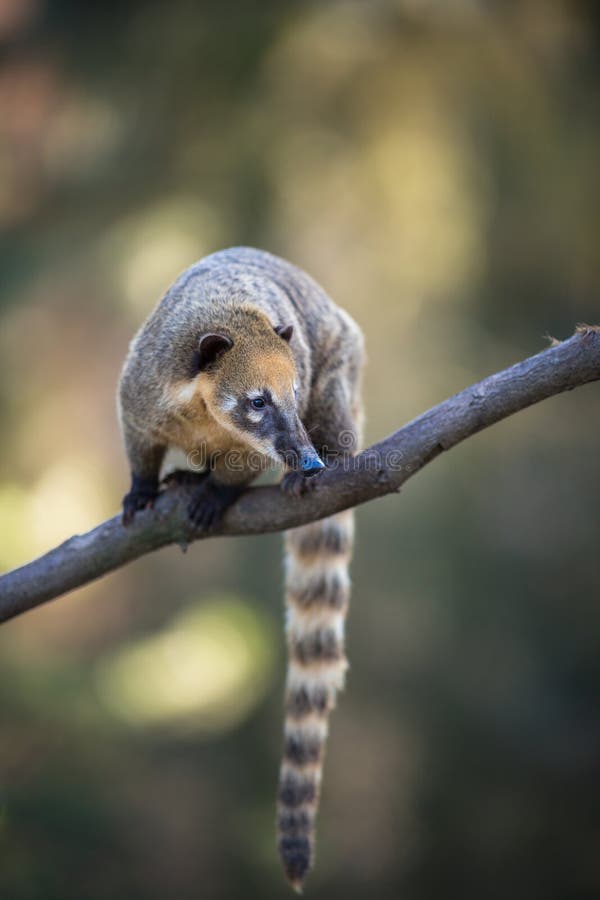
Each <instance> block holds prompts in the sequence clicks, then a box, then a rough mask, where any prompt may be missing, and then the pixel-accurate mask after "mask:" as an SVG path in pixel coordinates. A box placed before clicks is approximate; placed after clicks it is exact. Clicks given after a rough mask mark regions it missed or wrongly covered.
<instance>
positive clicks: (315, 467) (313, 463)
mask: <svg viewBox="0 0 600 900" xmlns="http://www.w3.org/2000/svg"><path fill="white" fill-rule="evenodd" d="M300 468H301V469H302V473H303V475H304V477H305V478H310V476H311V475H316V474H317V472H320V471H321V470H322V469H324V468H325V463H323V462H322V461H321V460H320V459H319V457H318V456H317V454H316V453H304V454H303V455H302V456H301V457H300Z"/></svg>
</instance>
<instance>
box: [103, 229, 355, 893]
mask: <svg viewBox="0 0 600 900" xmlns="http://www.w3.org/2000/svg"><path fill="white" fill-rule="evenodd" d="M195 354H196V356H195ZM194 360H195V362H194ZM265 361H266V362H265ZM362 363H363V344H362V335H361V332H360V330H359V328H358V326H357V325H356V324H355V323H354V322H353V321H352V319H351V318H350V317H349V316H348V315H347V314H346V313H345V312H343V311H342V310H341V309H339V307H337V306H336V305H335V304H334V303H333V301H332V300H331V299H330V298H329V297H328V296H327V295H326V294H325V292H324V291H323V290H322V289H321V288H320V287H319V286H318V285H317V284H316V282H314V281H313V280H312V279H311V278H310V277H309V276H308V275H306V274H305V273H304V272H302V271H301V270H299V269H297V268H296V267H295V266H292V265H291V264H290V263H288V262H286V261H284V260H282V259H279V258H278V257H275V256H272V255H271V254H268V253H265V252H262V251H259V250H254V249H251V248H245V247H236V248H232V249H229V250H223V251H220V252H219V253H215V254H213V255H211V256H209V257H206V258H205V259H203V260H201V261H200V262H199V263H197V264H196V265H194V266H192V267H191V268H190V269H188V270H187V272H185V273H184V274H183V275H182V276H181V277H180V278H179V279H178V280H177V281H176V282H175V284H174V285H173V287H172V288H171V289H170V290H169V291H168V293H167V294H166V296H165V297H164V298H163V300H162V301H161V302H160V304H159V305H158V307H157V308H156V309H155V311H154V313H153V314H152V315H151V316H150V317H149V319H148V321H147V322H146V324H145V325H144V326H143V328H142V329H141V331H140V332H139V334H138V336H137V337H136V339H135V340H134V342H133V344H132V348H131V350H130V354H129V357H128V360H127V362H126V366H125V369H124V373H123V377H122V383H121V418H122V423H123V430H124V433H125V439H126V443H127V448H128V452H129V455H130V460H132V473H133V481H132V491H131V492H130V494H129V495H128V497H127V498H126V500H125V514H124V516H125V517H126V518H127V516H128V512H127V511H128V508H129V509H131V508H133V512H135V509H137V508H140V507H141V505H143V503H144V500H145V498H146V497H147V496H150V498H151V497H152V496H153V495H152V491H153V489H154V487H153V486H154V483H155V482H154V481H153V479H154V475H153V474H151V475H148V465H150V468H152V467H154V469H155V468H156V462H157V458H159V457H160V459H162V456H161V453H159V454H158V457H157V455H156V448H155V449H154V453H151V452H148V446H149V445H150V444H152V441H154V442H156V441H158V442H159V443H160V442H161V441H162V442H163V443H178V445H179V446H182V445H185V444H186V443H187V446H184V449H186V450H189V449H190V445H191V444H193V442H194V441H195V440H196V439H197V438H196V435H198V437H200V436H201V435H206V440H208V441H209V442H210V441H212V442H213V448H212V449H213V450H214V443H215V442H217V443H221V444H223V443H226V442H227V441H228V440H232V441H233V440H235V441H237V442H238V444H241V445H244V442H246V443H247V446H248V447H250V448H252V447H253V448H255V449H258V450H259V451H260V452H261V453H264V454H266V455H270V456H279V457H280V458H281V460H283V461H284V463H285V464H286V465H287V467H288V469H289V471H288V473H287V474H286V475H285V476H284V478H283V480H282V489H283V490H286V491H288V492H289V493H292V494H301V493H303V492H304V491H305V490H307V489H310V488H311V487H313V486H315V485H316V486H317V489H318V479H312V478H311V479H310V480H307V479H306V478H305V477H303V476H305V475H312V474H313V473H314V472H315V471H317V470H318V468H319V467H322V464H321V462H320V460H321V459H322V460H325V462H327V461H328V460H331V459H333V458H335V457H340V456H342V457H343V456H346V455H349V454H350V455H351V454H352V453H354V452H355V450H356V449H357V446H358V442H359V440H360V429H361V419H362V409H361V401H360V375H361V369H362ZM286 392H287V393H286ZM165 398H166V399H165ZM248 404H251V406H248ZM292 407H293V409H292ZM203 417H204V418H203ZM213 420H214V421H213ZM190 421H191V422H192V426H190V424H189V423H190ZM215 422H216V423H217V424H218V426H219V428H220V429H221V430H220V431H219V430H218V428H217V429H216V430H215ZM177 423H179V424H177ZM182 423H183V424H182ZM152 429H154V431H153V434H154V437H153V438H152V440H150V439H149V438H148V437H147V435H148V433H149V431H151V430H152ZM178 429H179V430H178ZM140 432H143V434H140ZM144 441H146V444H144ZM140 447H142V448H143V449H144V452H145V453H146V456H145V460H146V463H145V465H146V471H144V472H142V471H141V470H142V468H143V465H142V462H141V461H140V460H141V452H142V451H140ZM290 450H291V451H292V452H291V453H290ZM315 451H316V454H318V456H316V454H315ZM319 458H320V459H319ZM136 460H137V468H138V472H137V473H136ZM294 460H295V461H294ZM149 461H151V462H149ZM216 465H217V464H216ZM255 475H256V472H255V471H249V468H248V471H245V472H243V473H242V474H241V475H240V473H239V472H238V473H237V474H236V475H235V477H234V475H233V474H232V473H231V472H228V471H226V469H224V468H221V469H219V468H218V467H217V468H215V471H214V472H212V473H211V475H210V477H209V478H208V479H207V481H206V482H205V483H204V485H203V486H201V487H200V488H199V491H200V492H202V491H203V492H204V493H203V495H202V496H200V494H199V497H200V500H199V501H198V502H197V503H196V504H195V506H193V508H192V507H191V508H190V514H191V515H192V518H194V520H195V521H199V523H200V524H204V525H207V523H209V524H214V521H215V517H214V515H212V514H211V517H210V518H207V516H206V515H204V518H202V516H203V509H205V508H206V504H209V503H212V504H213V506H214V504H217V506H219V504H218V502H217V500H216V499H215V498H216V497H220V498H221V501H222V502H221V506H220V507H219V515H220V514H222V512H223V511H224V509H225V508H226V505H228V504H229V503H230V502H232V501H233V500H234V499H235V496H237V493H236V491H237V492H239V490H240V489H241V487H242V486H243V485H244V484H247V483H248V482H249V481H250V480H251V479H252V478H253V477H254V476H255ZM136 478H137V479H138V480H137V482H136ZM208 483H210V491H209V490H208V487H207V484H208ZM136 484H137V485H138V487H139V490H140V491H141V494H140V496H141V500H138V497H137V494H136ZM148 486H149V487H148ZM144 491H149V492H150V493H149V494H148V493H144ZM215 492H216V493H215ZM132 495H133V500H131V497H132ZM128 502H129V507H128ZM202 504H205V506H202ZM194 510H195V513H194ZM198 510H200V511H199V512H198ZM130 515H133V513H131V514H130ZM198 517H199V518H198ZM352 542H353V514H352V512H351V511H347V512H344V513H341V514H339V515H336V516H333V517H330V518H328V519H325V520H323V521H321V522H315V523H312V524H310V525H307V526H304V527H302V528H298V529H294V530H292V531H290V532H288V533H287V534H286V538H285V547H286V566H285V572H286V574H285V579H286V633H287V642H288V651H289V667H288V676H287V685H286V697H285V740H284V759H283V763H282V768H281V775H280V785H279V799H278V833H279V850H280V854H281V857H282V861H283V864H284V868H285V870H286V873H287V876H288V878H289V880H290V882H291V884H292V885H293V886H294V887H296V888H299V887H300V886H301V884H302V881H303V879H304V876H305V875H306V872H307V871H308V869H309V868H310V866H311V863H312V859H313V854H314V830H315V816H316V811H317V805H318V798H319V791H320V784H321V772H322V766H323V758H324V751H325V741H326V736H327V728H328V718H329V714H330V712H331V710H332V709H333V707H334V705H335V701H336V695H337V692H338V690H340V689H341V687H342V686H343V682H344V673H345V670H346V668H347V662H346V658H345V653H344V621H345V615H346V611H347V607H348V600H349V592H350V581H349V576H348V566H349V562H350V557H351V553H352Z"/></svg>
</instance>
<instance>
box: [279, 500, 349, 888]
mask: <svg viewBox="0 0 600 900" xmlns="http://www.w3.org/2000/svg"><path fill="white" fill-rule="evenodd" d="M353 536H354V517H353V513H352V511H351V510H348V511H346V512H343V513H339V514H338V515H336V516H332V517H331V518H329V519H324V520H323V521H321V522H314V523H312V524H311V525H305V526H303V527H302V528H296V529H294V530H293V531H289V532H287V534H286V538H285V543H286V615H287V623H286V633H287V643H288V654H289V665H288V676H287V684H286V696H285V740H284V754H283V762H282V766H281V774H280V780H279V803H278V823H277V829H278V843H279V852H280V855H281V859H282V862H283V866H284V869H285V872H286V875H287V877H288V879H289V881H290V884H291V885H292V887H294V888H295V889H296V890H300V888H301V886H302V882H303V879H304V876H305V875H306V873H307V872H308V870H309V869H310V867H311V865H312V863H313V857H314V833H315V818H316V814H317V807H318V802H319V789H320V785H321V772H322V768H323V757H324V753H325V742H326V738H327V724H328V718H329V713H330V711H331V710H332V709H333V707H334V706H335V701H336V695H337V692H338V691H339V690H341V688H342V687H343V686H344V675H345V672H346V668H347V666H348V664H347V662H346V657H345V655H344V620H345V617H346V612H347V609H348V601H349V597H350V578H349V575H348V565H349V562H350V556H351V553H352V542H353Z"/></svg>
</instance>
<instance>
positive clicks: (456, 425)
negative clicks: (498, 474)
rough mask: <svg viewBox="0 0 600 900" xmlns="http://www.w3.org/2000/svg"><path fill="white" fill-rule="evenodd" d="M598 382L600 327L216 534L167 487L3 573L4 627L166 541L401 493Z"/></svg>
mask: <svg viewBox="0 0 600 900" xmlns="http://www.w3.org/2000/svg"><path fill="white" fill-rule="evenodd" d="M597 380H600V326H586V325H582V326H579V327H578V328H577V331H576V332H575V334H574V335H573V337H571V338H569V340H567V341H564V342H563V343H557V344H555V345H554V346H552V347H550V348H549V349H548V350H545V351H544V352H542V353H539V354H538V355H537V356H532V357H530V358H529V359H526V360H524V361H523V362H520V363H517V364H516V365H514V366H512V367H511V368H510V369H506V370H504V371H503V372H499V373H497V374H496V375H491V376H490V377H489V378H485V379H484V380H483V381H480V382H479V383H478V384H475V385H473V386H472V387H469V388H466V390H464V391H461V393H460V394H456V395H455V396H454V397H450V398H449V399H448V400H445V401H444V402H443V403H440V404H439V405H438V406H434V407H433V408H432V409H430V410H428V412H426V413H423V415H421V416H419V417H418V418H417V419H414V420H413V421H412V422H409V423H408V425H405V426H404V427H403V428H401V429H400V430H399V431H396V432H395V433H394V434H392V435H390V436H389V437H387V438H385V439H384V440H383V441H380V443H378V444H375V445H374V446H373V447H371V448H369V449H368V450H365V451H364V452H363V453H361V454H360V455H359V456H357V457H355V458H354V459H352V460H348V461H347V462H346V463H345V464H339V465H338V466H337V467H334V468H333V469H332V470H328V471H326V472H324V473H323V474H322V475H321V476H319V482H318V486H317V489H316V490H315V491H314V492H311V493H310V494H308V495H306V496H304V497H302V498H298V499H296V498H290V497H288V496H284V495H283V494H282V493H281V492H280V491H279V489H278V488H277V487H275V486H273V487H258V488H251V489H249V490H248V491H246V492H245V493H244V494H243V495H242V496H241V497H240V499H239V500H238V501H237V502H236V503H235V505H234V506H232V507H231V509H229V510H228V511H227V513H226V515H225V517H224V519H223V522H222V525H221V526H220V528H219V529H218V531H216V532H211V533H210V534H205V533H202V532H199V531H196V530H194V529H193V527H192V526H191V525H190V522H189V520H188V517H187V515H186V508H187V503H188V499H189V488H185V487H176V488H169V489H168V490H165V491H164V492H163V493H162V494H161V495H160V497H159V498H158V500H157V502H156V505H155V507H154V509H153V510H144V511H142V512H140V513H138V514H137V515H136V517H135V520H134V522H133V524H131V525H130V526H128V527H127V528H124V527H123V525H122V524H121V519H120V516H115V517H114V518H112V519H109V520H108V521H106V522H103V523H102V524H101V525H98V527H97V528H94V529H93V530H92V531H90V532H88V533H87V534H84V535H75V536H74V537H72V538H70V539H69V540H68V541H65V543H64V544H61V545H60V546H59V547H56V548H55V549H54V550H50V551H49V552H48V553H46V554H44V556H41V557H39V558H38V559H36V560H34V561H33V562H30V563H28V564H27V565H24V566H22V567H21V568H19V569H14V570H13V571H12V572H8V573H7V574H6V575H3V576H1V577H0V622H2V621H6V620H8V619H11V618H13V617H14V616H17V615H19V614H20V613H23V612H25V611H26V610H28V609H33V608H34V607H36V606H39V605H40V604H41V603H45V602H46V601H47V600H52V599H53V598H54V597H58V596H60V595H61V594H64V593H66V592H67V591H70V590H73V589H74V588H77V587H80V586H81V585H84V584H87V583H88V582H90V581H93V580H94V579H95V578H99V577H100V576H101V575H105V574H106V573H107V572H111V571H112V570H113V569H117V568H119V566H122V565H124V564H125V563H128V562H131V560H134V559H137V558H138V557H139V556H143V554H145V553H150V552H151V551H152V550H157V549H158V548H159V547H164V546H166V545H167V544H180V545H182V546H186V545H187V544H188V543H190V542H192V541H194V540H197V539H199V538H203V537H215V536H217V535H250V534H264V533H266V532H270V531H281V530H283V529H287V528H294V527H295V526H298V525H304V524H306V523H307V522H312V521H314V520H316V519H321V518H324V517H325V516H329V515H331V514H333V513H336V512H340V511H341V510H343V509H348V508H349V507H352V506H357V505H358V504H360V503H365V502H366V501H367V500H373V499H375V498H376V497H382V496H383V495H384V494H389V493H392V492H393V491H398V490H399V489H400V487H401V485H403V484H404V482H405V481H407V479H408V478H410V477H411V475H414V474H415V472H418V471H419V470H420V469H422V468H423V466H425V465H427V463H429V462H431V461H432V460H433V459H435V458H436V456H438V455H439V454H440V453H442V452H443V451H444V450H449V449H450V447H454V445H455V444H458V443H459V442H460V441H463V440H465V438H467V437H470V435H473V434H476V433H477V432H478V431H481V430H482V429H483V428H487V427H488V426H489V425H493V423H494V422H498V421H500V420H501V419H504V418H506V417H507V416H510V415H512V414H513V413H515V412H517V411H518V410H520V409H525V408H526V407H528V406H531V405H532V404H534V403H538V402H539V401H540V400H544V399H545V398H546V397H551V396H553V395H554V394H560V393H562V392H563V391H570V390H572V389H573V388H575V387H579V386H580V385H582V384H586V383H588V382H590V381H597Z"/></svg>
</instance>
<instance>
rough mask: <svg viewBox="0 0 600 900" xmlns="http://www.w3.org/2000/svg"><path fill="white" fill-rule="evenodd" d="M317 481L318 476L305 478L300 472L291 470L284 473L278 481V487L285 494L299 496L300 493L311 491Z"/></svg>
mask: <svg viewBox="0 0 600 900" xmlns="http://www.w3.org/2000/svg"><path fill="white" fill-rule="evenodd" d="M318 482H319V477H318V476H316V477H312V478H307V477H306V476H305V475H303V474H302V473H301V472H296V471H293V470H292V471H291V472H286V473H285V475H284V476H283V478H282V479H281V481H280V482H279V487H280V489H281V490H282V491H283V493H284V494H287V495H288V496H290V497H301V496H302V494H309V493H312V491H314V489H315V488H316V486H317V484H318Z"/></svg>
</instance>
